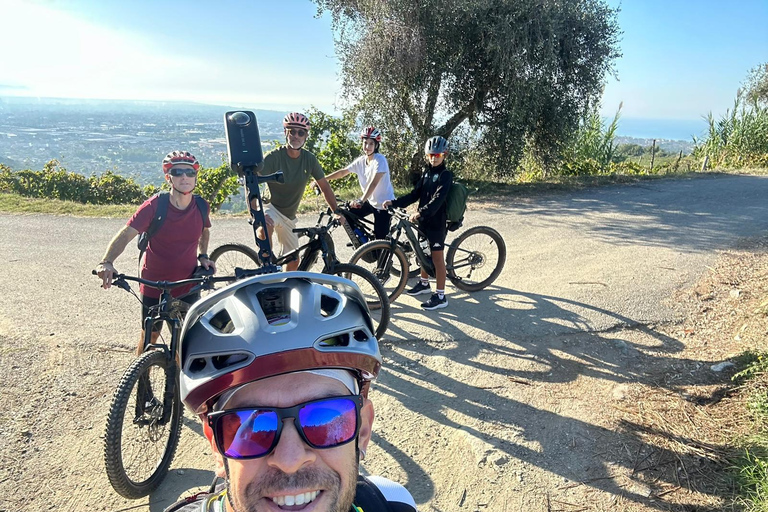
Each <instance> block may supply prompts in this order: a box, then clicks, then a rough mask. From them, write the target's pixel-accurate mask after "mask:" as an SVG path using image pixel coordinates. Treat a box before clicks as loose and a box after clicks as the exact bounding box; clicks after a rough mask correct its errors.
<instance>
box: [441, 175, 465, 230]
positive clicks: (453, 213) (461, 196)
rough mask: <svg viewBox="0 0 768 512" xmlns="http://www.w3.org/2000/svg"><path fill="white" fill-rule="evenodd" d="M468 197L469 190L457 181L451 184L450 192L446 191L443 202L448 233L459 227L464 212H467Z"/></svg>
mask: <svg viewBox="0 0 768 512" xmlns="http://www.w3.org/2000/svg"><path fill="white" fill-rule="evenodd" d="M468 196H469V189H468V188H467V187H466V186H465V185H463V184H461V183H459V182H457V181H454V182H452V183H451V190H449V191H448V197H447V198H446V200H445V204H446V208H445V211H446V214H447V216H448V230H449V231H456V230H457V229H459V227H460V226H461V223H462V221H463V220H464V212H465V211H466V210H467V197H468Z"/></svg>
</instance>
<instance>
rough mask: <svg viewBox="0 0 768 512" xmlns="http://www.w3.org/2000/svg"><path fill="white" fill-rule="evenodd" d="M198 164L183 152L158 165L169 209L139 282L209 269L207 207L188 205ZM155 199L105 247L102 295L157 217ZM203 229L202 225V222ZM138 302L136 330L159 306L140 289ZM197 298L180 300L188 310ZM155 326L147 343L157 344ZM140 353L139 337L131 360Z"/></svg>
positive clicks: (149, 291)
mask: <svg viewBox="0 0 768 512" xmlns="http://www.w3.org/2000/svg"><path fill="white" fill-rule="evenodd" d="M199 169H200V163H199V162H198V161H197V159H196V158H195V157H194V156H193V155H191V154H190V153H189V152H186V151H173V152H171V153H168V155H167V156H166V157H165V159H164V160H163V172H164V174H165V180H166V181H167V182H168V183H169V184H170V185H171V191H170V195H169V198H170V204H169V205H168V213H167V214H166V218H165V221H163V224H162V226H161V227H160V229H159V230H158V231H157V233H155V234H154V235H153V236H152V238H150V240H149V245H148V247H147V251H146V254H145V257H144V261H143V264H142V267H141V277H143V278H144V279H149V280H151V281H161V280H164V281H178V280H181V279H186V278H188V277H190V276H191V275H192V274H193V272H194V271H195V268H196V267H197V265H198V263H199V264H200V265H201V266H203V267H205V268H206V269H207V268H211V267H214V263H213V261H211V260H210V259H209V258H208V254H207V253H208V239H209V237H210V232H209V228H210V227H211V222H210V220H209V212H210V206H209V205H208V204H207V203H206V207H207V208H208V212H205V215H202V214H201V212H200V211H199V209H198V205H197V201H194V200H193V196H192V191H193V190H194V188H195V185H196V184H197V171H198V170H199ZM157 203H158V196H153V197H152V198H150V199H148V200H146V201H145V202H144V204H142V205H141V206H140V207H139V209H138V210H137V211H136V213H134V214H133V217H131V218H130V220H129V221H128V223H127V224H126V225H125V226H124V227H123V228H122V229H121V230H120V231H118V232H117V234H116V235H115V236H114V238H112V241H111V242H110V243H109V246H108V247H107V251H106V253H105V254H104V258H103V259H102V260H101V262H100V263H99V265H98V267H97V268H96V270H97V272H98V275H99V277H100V278H101V279H102V286H103V287H104V288H105V289H106V288H109V287H110V286H111V285H112V277H113V275H114V274H116V273H117V271H116V270H115V267H114V265H113V264H114V261H115V259H117V257H118V256H120V254H122V253H123V251H124V250H125V248H126V247H127V245H128V243H129V242H130V241H131V240H133V239H134V238H135V237H136V235H138V234H139V233H144V232H146V231H147V230H148V229H149V225H150V223H151V222H152V219H153V218H154V217H155V212H156V211H157ZM204 217H205V219H206V225H203V218H204ZM191 287H192V285H189V286H186V287H182V288H176V289H175V290H173V295H174V296H175V297H180V296H182V295H185V294H186V293H188V292H189V290H190V288H191ZM140 292H141V296H142V305H143V306H142V311H141V318H142V326H143V322H144V318H146V316H147V313H148V311H149V308H150V307H152V306H154V305H156V304H157V303H158V302H159V301H160V290H158V289H156V288H152V287H149V286H144V285H141V287H140ZM199 298H200V294H199V293H196V294H192V295H186V296H184V297H183V298H182V300H184V301H185V302H189V303H190V304H192V303H193V302H195V301H196V300H198V299H199ZM160 327H161V326H160V325H156V326H155V327H154V328H153V333H152V341H153V342H154V341H155V340H156V339H157V336H158V335H159V332H160ZM143 349H144V333H143V332H142V336H141V340H140V341H139V347H138V350H137V354H141V352H142V350H143Z"/></svg>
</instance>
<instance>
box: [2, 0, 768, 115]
mask: <svg viewBox="0 0 768 512" xmlns="http://www.w3.org/2000/svg"><path fill="white" fill-rule="evenodd" d="M607 2H608V4H609V5H610V6H612V7H620V8H621V12H620V13H619V18H618V19H619V24H620V27H621V29H622V32H623V34H622V36H621V43H620V47H621V52H622V53H623V56H622V57H621V58H620V59H618V60H617V61H616V62H615V68H616V73H617V76H618V80H617V79H616V78H614V77H608V78H607V83H606V87H605V93H604V96H603V104H602V109H603V113H604V114H605V115H608V116H612V115H613V114H614V113H615V112H616V110H617V109H618V107H619V104H621V103H623V108H622V118H637V119H667V120H701V118H702V116H705V115H706V114H707V113H709V112H712V113H713V114H714V115H715V116H719V115H722V114H724V113H725V111H726V109H728V108H731V107H732V106H733V100H734V98H735V95H736V91H737V89H738V88H739V87H740V85H741V84H742V83H743V81H744V80H745V78H746V76H747V74H748V72H749V70H750V69H751V68H754V67H755V66H757V65H759V64H761V63H764V62H768V0H734V1H732V2H722V1H715V0H696V1H694V0H664V1H662V0H623V1H620V0H607ZM0 48H3V51H2V52H1V53H0V95H26V96H38V97H74V98H101V99H141V100H166V101H167V100H183V101H197V102H202V103H212V104H222V105H232V106H240V107H251V108H263V109H275V110H303V109H305V108H307V107H308V106H310V105H313V106H315V107H318V108H320V109H321V110H324V111H328V112H338V111H339V108H340V107H342V106H343V105H341V104H340V103H339V102H340V95H339V94H340V80H339V76H338V67H339V63H338V60H337V59H336V57H335V53H334V45H333V34H332V30H331V22H330V18H329V17H328V16H327V15H324V16H321V17H319V18H318V17H317V16H316V7H315V4H314V3H312V2H311V1H310V0H217V1H215V2H212V1H206V0H131V1H122V2H118V1H116V0H0Z"/></svg>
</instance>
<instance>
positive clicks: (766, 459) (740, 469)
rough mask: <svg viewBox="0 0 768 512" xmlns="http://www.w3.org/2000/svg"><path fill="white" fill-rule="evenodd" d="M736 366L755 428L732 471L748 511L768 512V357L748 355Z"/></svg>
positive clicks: (736, 376)
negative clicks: (745, 392)
mask: <svg viewBox="0 0 768 512" xmlns="http://www.w3.org/2000/svg"><path fill="white" fill-rule="evenodd" d="M737 366H738V367H739V368H741V370H739V371H738V372H737V373H736V374H735V375H734V376H733V380H734V381H735V382H737V383H739V384H740V385H741V386H743V387H745V389H749V396H748V399H747V407H748V409H749V410H750V412H751V413H752V416H753V418H754V424H755V426H756V428H755V433H754V434H753V435H750V436H749V437H747V438H746V439H743V440H741V442H740V443H739V444H740V445H741V450H742V451H741V455H740V456H739V457H738V458H737V459H736V460H735V462H734V465H733V467H732V471H733V473H734V474H735V480H736V484H737V486H738V489H739V495H740V496H741V497H742V501H743V502H744V505H745V508H746V510H750V511H762V512H768V435H767V432H768V431H767V430H766V427H767V426H768V392H767V391H766V390H767V389H768V354H766V353H764V352H752V351H748V352H745V353H744V354H742V355H741V356H740V357H739V358H738V361H737Z"/></svg>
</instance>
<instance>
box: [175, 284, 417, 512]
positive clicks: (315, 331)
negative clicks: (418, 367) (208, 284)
mask: <svg viewBox="0 0 768 512" xmlns="http://www.w3.org/2000/svg"><path fill="white" fill-rule="evenodd" d="M180 362H181V367H182V369H181V376H180V384H181V385H180V388H181V398H182V400H183V401H184V403H185V404H186V405H187V407H189V408H190V409H191V410H193V411H194V412H195V413H196V414H198V415H199V417H200V418H201V419H202V421H203V427H204V432H205V435H206V437H207V439H208V440H209V442H210V443H211V447H212V449H213V453H214V458H215V461H216V474H217V476H219V477H221V478H224V479H225V483H224V484H223V485H220V486H219V487H218V488H217V489H216V490H215V491H214V492H213V493H211V494H208V495H206V496H202V497H201V496H197V497H195V498H194V499H193V500H184V501H181V502H179V503H177V504H175V505H173V506H172V507H170V508H169V509H166V510H167V511H174V512H178V511H183V512H192V511H202V512H212V511H227V512H253V511H260V510H272V511H274V510H305V509H306V510H307V511H311V512H320V511H338V512H347V511H357V512H359V511H360V510H364V511H365V512H374V511H377V510H382V511H387V510H388V511H399V512H406V511H415V510H416V506H415V503H414V501H413V498H412V497H411V495H410V493H408V491H407V490H405V488H404V487H402V486H401V485H399V484H396V483H394V482H392V481H390V480H387V479H384V478H380V477H370V478H365V477H362V476H361V475H360V474H359V462H360V459H362V458H364V457H365V452H366V449H367V448H368V443H369V442H370V439H371V432H372V430H371V428H372V424H373V416H374V412H373V404H372V403H371V401H370V400H369V399H368V390H369V388H370V385H371V382H372V381H373V380H374V379H375V378H376V376H377V375H378V373H379V370H380V368H381V354H380V353H379V348H378V343H377V341H376V338H375V336H374V335H373V326H372V322H371V318H370V315H369V313H368V309H367V307H366V305H365V300H364V298H363V296H362V294H361V292H360V290H359V289H358V288H357V287H356V286H355V285H354V284H353V283H352V282H350V281H347V280H345V279H342V278H338V277H335V276H326V275H321V274H310V273H306V272H282V273H277V274H270V275H264V276H257V277H254V278H251V279H248V280H245V281H242V282H240V283H237V284H235V285H232V286H230V287H228V288H226V289H224V290H222V291H221V292H219V293H217V294H215V295H212V296H209V297H207V298H204V299H203V300H201V301H200V302H198V303H197V304H195V305H194V306H193V307H192V309H190V311H189V313H188V314H187V319H186V321H185V324H184V329H183V332H182V340H181V348H180Z"/></svg>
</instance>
